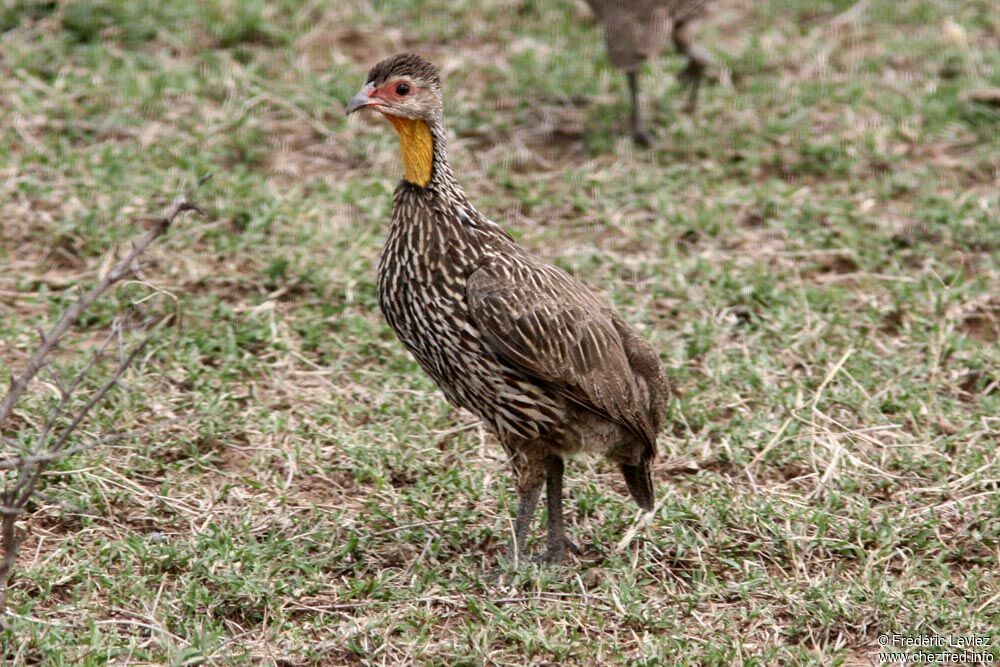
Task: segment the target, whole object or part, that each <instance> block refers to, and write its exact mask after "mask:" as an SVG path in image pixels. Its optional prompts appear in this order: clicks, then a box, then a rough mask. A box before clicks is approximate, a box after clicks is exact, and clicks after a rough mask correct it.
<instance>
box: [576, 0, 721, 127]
mask: <svg viewBox="0 0 1000 667" xmlns="http://www.w3.org/2000/svg"><path fill="white" fill-rule="evenodd" d="M586 2H587V4H588V5H589V6H590V9H591V11H593V13H594V15H595V16H596V17H597V20H598V21H599V22H600V23H601V25H602V26H603V28H604V42H605V44H606V46H607V49H608V57H609V59H610V60H611V64H612V65H614V66H615V67H616V68H618V69H620V70H622V71H624V72H625V77H626V79H627V80H628V89H629V97H630V100H631V104H632V115H631V123H632V140H633V141H635V143H637V144H639V145H641V146H648V145H649V143H650V140H649V135H648V134H646V131H645V129H644V128H643V123H642V116H641V114H640V111H639V69H640V68H641V66H642V64H643V63H644V62H646V60H648V59H649V58H653V57H655V56H656V55H658V54H659V53H660V52H661V51H662V50H663V47H664V45H665V44H666V42H667V39H668V37H669V38H670V39H672V40H673V43H674V47H675V48H676V49H677V50H678V51H679V52H680V53H682V54H683V55H684V56H685V57H686V58H687V65H686V66H685V67H684V69H682V70H681V72H680V74H679V75H678V78H679V79H680V80H681V82H682V83H684V84H685V85H687V86H688V87H689V88H690V94H689V97H688V102H687V104H686V107H685V110H686V111H688V112H692V111H694V110H695V108H696V107H697V104H698V88H699V86H700V85H701V81H702V79H703V78H704V76H705V70H706V69H707V68H708V66H709V65H711V63H712V57H711V56H710V55H709V54H708V52H707V51H705V50H704V49H702V48H701V47H700V46H698V45H697V44H695V43H694V41H693V40H692V38H691V32H690V29H691V22H692V21H693V20H695V19H697V18H698V17H699V16H701V15H702V14H703V13H704V10H705V6H706V5H707V4H708V2H710V0H586Z"/></svg>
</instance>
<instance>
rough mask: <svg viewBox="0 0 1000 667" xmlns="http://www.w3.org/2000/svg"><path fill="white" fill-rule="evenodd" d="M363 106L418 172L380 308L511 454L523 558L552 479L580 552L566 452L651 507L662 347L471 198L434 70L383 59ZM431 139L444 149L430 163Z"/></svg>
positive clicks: (400, 193) (393, 242)
mask: <svg viewBox="0 0 1000 667" xmlns="http://www.w3.org/2000/svg"><path fill="white" fill-rule="evenodd" d="M365 107H371V108H374V109H376V110H378V111H380V112H381V113H382V114H384V115H385V116H386V117H387V118H388V119H389V120H390V121H392V123H393V125H394V126H395V127H396V129H397V131H399V134H400V141H401V144H402V149H403V158H404V171H405V173H406V174H407V176H406V179H404V180H403V181H402V182H401V183H400V184H399V186H398V187H397V188H396V192H395V194H394V196H393V208H392V225H391V227H390V229H389V234H388V238H387V239H386V243H385V248H384V250H383V251H382V257H381V260H380V261H379V266H378V298H379V305H380V306H381V309H382V312H383V313H384V314H385V318H386V320H387V321H388V322H389V324H390V326H392V328H393V329H394V330H395V331H396V334H397V335H398V336H399V339H400V340H401V341H402V342H403V345H405V346H406V348H407V349H408V350H409V351H410V352H411V353H412V354H413V356H414V357H415V358H416V360H417V361H418V362H419V364H420V366H421V367H422V368H423V369H424V370H425V371H426V372H427V373H428V374H429V375H430V376H431V377H432V378H434V381H435V382H437V384H438V386H439V387H441V389H442V391H443V392H444V394H445V396H446V397H447V398H448V400H449V401H450V402H451V403H453V404H455V405H458V406H461V407H464V408H466V409H468V410H470V411H472V412H473V413H475V414H476V415H478V416H479V417H480V418H482V420H483V422H484V423H485V424H486V425H487V426H488V427H489V429H490V430H491V431H493V432H494V433H495V434H496V436H497V438H498V439H499V440H500V442H501V444H502V445H503V447H504V449H505V450H506V452H507V453H508V455H509V457H510V461H511V465H512V466H513V470H514V474H515V478H516V483H517V490H518V494H519V497H520V501H519V505H518V512H517V520H516V525H515V537H514V544H513V546H512V550H511V554H512V557H513V558H516V557H517V555H518V554H519V553H520V550H521V549H522V548H523V545H524V540H525V539H526V537H527V534H528V530H529V527H530V523H531V519H532V516H533V514H534V511H535V508H536V506H537V504H538V499H539V496H540V494H541V488H542V484H543V482H545V483H546V484H547V504H548V509H549V524H548V551H547V553H546V556H547V558H548V559H549V560H559V559H561V558H562V557H563V555H564V552H565V549H567V548H569V549H571V550H576V547H575V546H574V545H573V544H572V543H571V542H570V541H569V540H567V539H566V537H565V533H564V529H563V513H562V474H563V458H564V457H565V456H568V455H571V454H575V453H578V452H592V453H598V454H604V455H606V456H608V457H609V458H611V459H612V460H613V461H615V462H616V463H618V465H619V466H620V469H621V471H622V474H623V475H624V477H625V481H626V483H627V485H628V489H629V492H630V493H631V494H632V496H633V498H635V501H636V502H637V503H638V504H639V505H640V506H641V507H643V508H645V509H651V508H652V507H653V500H654V493H653V482H652V478H651V476H650V465H651V463H652V461H653V459H654V457H655V456H656V446H655V443H656V435H657V432H658V431H659V428H660V420H661V416H662V413H663V410H664V407H665V401H666V381H665V379H664V376H663V372H662V370H661V367H660V362H659V359H658V357H657V355H656V353H655V352H654V350H653V348H652V347H650V345H649V344H648V343H647V342H646V341H645V340H643V339H642V338H641V337H640V336H639V335H638V334H637V333H635V331H633V330H632V329H631V328H630V327H629V326H628V325H627V324H626V323H625V322H624V320H622V319H621V317H619V316H618V314H617V313H616V312H615V311H614V310H613V309H612V308H611V307H610V306H608V305H607V304H606V303H605V302H604V301H602V300H601V299H600V298H598V297H597V296H596V295H595V294H594V293H593V292H592V291H590V290H589V289H588V288H587V287H586V286H585V285H583V284H582V283H581V282H580V281H578V280H577V279H576V278H574V277H572V276H570V275H569V274H567V273H565V272H564V271H562V270H560V269H558V268H556V267H555V266H553V265H551V264H549V263H547V262H545V261H543V260H542V259H540V258H538V257H536V256H535V255H532V254H531V253H529V252H528V251H527V250H525V249H524V248H522V247H521V246H519V245H518V244H517V243H515V242H514V240H513V239H512V238H511V237H510V235H509V234H508V233H507V232H506V231H504V229H503V228H502V227H500V226H499V225H497V224H496V223H493V222H491V221H489V220H487V219H486V218H485V217H483V215H481V214H480V213H479V212H478V211H477V210H476V209H475V208H473V206H472V204H470V203H469V201H468V199H467V198H466V196H465V193H464V192H463V191H462V188H461V187H460V186H459V184H458V182H457V181H456V179H455V177H454V174H453V173H452V170H451V167H450V166H449V164H448V159H447V153H446V144H445V133H444V129H443V125H442V119H441V86H440V80H439V78H438V75H437V72H436V70H435V69H434V68H433V66H432V65H430V64H429V63H427V62H426V61H425V60H423V59H422V58H420V57H418V56H415V55H411V54H400V55H396V56H393V57H391V58H389V59H388V60H385V61H383V62H381V63H379V64H378V65H376V66H375V67H373V68H372V70H371V72H370V73H369V76H368V82H367V83H366V85H365V86H364V87H363V88H362V90H361V91H360V92H359V93H358V95H357V96H355V98H354V99H352V100H351V102H350V103H349V104H348V107H347V112H348V113H351V112H353V111H355V110H357V109H360V108H365ZM425 131H426V132H427V134H426V135H424V134H423V132H425ZM424 136H426V137H429V138H430V139H431V140H432V142H433V151H432V158H428V160H429V161H428V162H427V163H426V164H422V163H421V161H422V160H423V158H422V157H421V156H422V155H423V153H422V150H421V149H420V146H422V143H421V142H423V141H424V139H422V137H424ZM420 181H426V182H425V184H424V185H421V184H419V182H420Z"/></svg>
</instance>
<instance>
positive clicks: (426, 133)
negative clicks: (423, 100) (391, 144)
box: [385, 114, 434, 188]
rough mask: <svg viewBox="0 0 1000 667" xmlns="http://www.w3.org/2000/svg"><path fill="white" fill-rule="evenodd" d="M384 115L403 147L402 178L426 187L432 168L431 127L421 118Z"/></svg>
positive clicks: (432, 139)
mask: <svg viewBox="0 0 1000 667" xmlns="http://www.w3.org/2000/svg"><path fill="white" fill-rule="evenodd" d="M385 117H386V118H388V119H389V122H390V123H392V126H393V127H394V128H396V133H397V134H398V135H399V145H400V147H401V148H402V149H403V178H404V179H406V180H407V181H409V182H410V183H413V184H414V185H419V186H420V187H422V188H424V187H427V184H428V183H430V182H431V170H432V169H433V168H434V137H433V136H432V135H431V129H430V128H429V127H427V123H426V122H425V121H422V120H413V119H412V118H400V117H398V116H390V115H388V114H386V116H385Z"/></svg>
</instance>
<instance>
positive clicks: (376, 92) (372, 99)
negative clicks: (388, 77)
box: [345, 81, 412, 116]
mask: <svg viewBox="0 0 1000 667" xmlns="http://www.w3.org/2000/svg"><path fill="white" fill-rule="evenodd" d="M400 83H401V82H400V81H390V82H389V83H386V84H383V85H382V86H380V87H378V88H376V87H375V86H374V85H372V84H370V83H369V84H366V85H365V87H364V88H362V89H361V90H359V91H358V94H357V95H355V96H354V97H353V98H351V101H350V102H348V103H347V109H346V110H345V113H346V114H347V115H348V116H349V115H351V114H352V113H354V112H355V111H357V110H359V109H365V108H371V109H373V110H375V111H380V112H382V113H385V112H384V111H382V109H380V108H379V107H383V106H386V105H389V104H393V103H394V102H398V101H399V100H401V99H403V96H402V95H400V94H399V93H397V92H396V86H398V85H399V84H400ZM411 88H412V86H411ZM387 115H388V114H387Z"/></svg>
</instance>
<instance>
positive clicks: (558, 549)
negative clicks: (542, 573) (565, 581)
mask: <svg viewBox="0 0 1000 667" xmlns="http://www.w3.org/2000/svg"><path fill="white" fill-rule="evenodd" d="M567 551H568V552H570V553H571V554H573V555H574V556H582V555H583V549H581V548H580V547H578V546H577V545H576V544H574V543H573V542H572V541H571V540H570V539H569V538H565V537H564V538H563V539H562V541H560V542H556V543H555V544H551V543H550V544H549V548H548V549H546V550H545V553H544V554H542V555H541V556H539V557H538V558H537V559H536V562H538V563H553V564H558V563H561V562H562V561H563V560H565V558H566V552H567Z"/></svg>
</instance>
